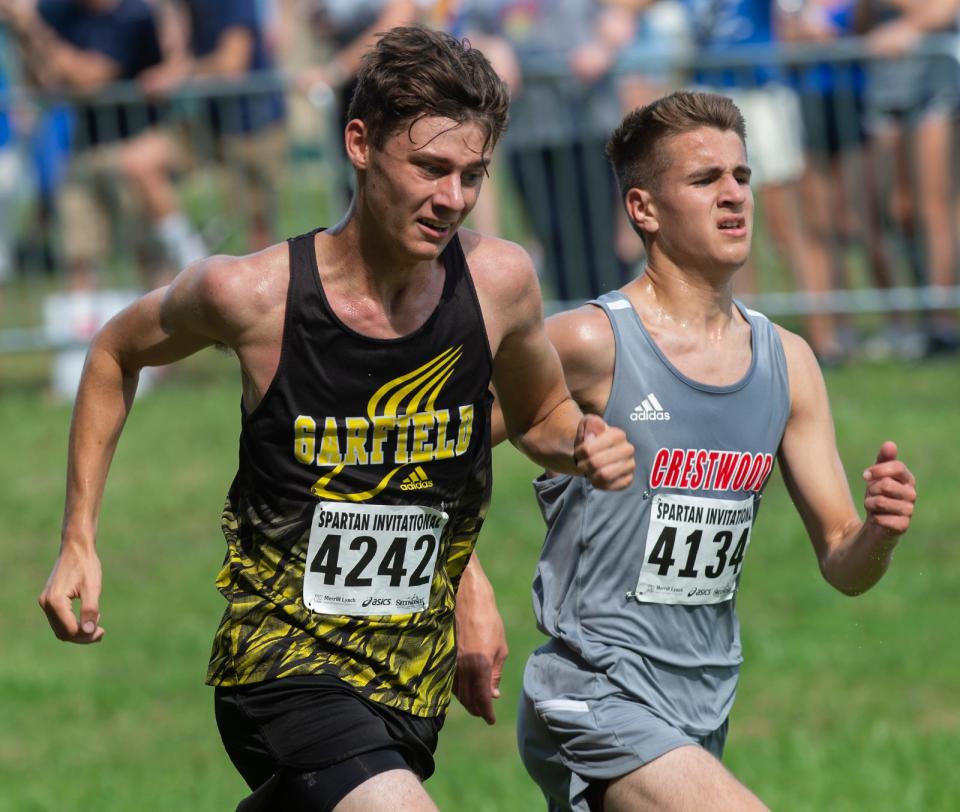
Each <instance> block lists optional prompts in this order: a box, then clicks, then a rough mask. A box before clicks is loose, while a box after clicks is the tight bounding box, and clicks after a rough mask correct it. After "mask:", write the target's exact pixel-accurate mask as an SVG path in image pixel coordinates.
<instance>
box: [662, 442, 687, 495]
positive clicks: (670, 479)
mask: <svg viewBox="0 0 960 812" xmlns="http://www.w3.org/2000/svg"><path fill="white" fill-rule="evenodd" d="M682 464H683V449H680V448H675V449H673V452H672V453H671V455H670V465H669V466H668V467H667V481H666V482H664V483H663V484H664V485H666V486H667V487H668V488H676V487H677V482H678V481H679V480H680V466H681V465H682Z"/></svg>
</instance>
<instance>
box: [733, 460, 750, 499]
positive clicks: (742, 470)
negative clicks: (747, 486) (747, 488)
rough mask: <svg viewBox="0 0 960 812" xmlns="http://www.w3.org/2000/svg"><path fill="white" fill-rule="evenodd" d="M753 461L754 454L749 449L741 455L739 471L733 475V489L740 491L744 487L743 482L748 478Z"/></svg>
mask: <svg viewBox="0 0 960 812" xmlns="http://www.w3.org/2000/svg"><path fill="white" fill-rule="evenodd" d="M752 462H753V455H752V454H751V453H750V452H749V451H748V452H747V453H745V454H741V455H740V464H739V465H738V466H737V473H736V474H735V475H734V477H733V490H735V491H738V490H740V488H742V487H743V482H744V480H745V479H746V478H747V473H748V472H749V471H750V464H751V463H752Z"/></svg>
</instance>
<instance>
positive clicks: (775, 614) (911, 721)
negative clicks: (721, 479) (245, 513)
mask: <svg viewBox="0 0 960 812" xmlns="http://www.w3.org/2000/svg"><path fill="white" fill-rule="evenodd" d="M29 366H30V368H31V369H32V368H33V363H31V364H29ZM26 369H27V362H26V361H24V360H20V361H17V360H16V359H3V358H0V381H4V382H5V383H4V384H2V385H0V426H2V430H0V431H2V435H0V440H2V449H3V451H2V454H0V475H2V478H3V482H4V487H3V488H2V490H0V517H2V524H3V533H4V540H3V543H2V546H0V550H2V555H3V562H4V569H5V573H6V577H5V578H4V589H3V590H2V591H0V616H2V618H3V620H2V622H0V628H2V630H3V631H2V639H3V655H2V660H0V719H2V721H0V810H4V812H6V811H7V810H11V811H13V810H15V811H16V812H26V811H27V810H31V811H32V810H37V811H38V812H39V810H67V812H74V811H77V812H88V811H89V812H113V811H114V810H115V811H116V812H121V811H122V812H128V810H132V809H136V810H138V812H148V811H149V810H156V811H157V812H169V810H191V811H196V812H205V810H227V809H233V808H234V805H235V804H236V802H237V800H238V799H239V798H240V797H242V795H243V794H244V787H243V784H242V782H241V780H240V779H239V778H238V777H237V775H236V774H235V773H234V772H233V769H232V767H231V766H230V765H229V763H228V761H227V759H226V757H225V755H224V754H223V752H222V750H221V747H220V744H219V741H218V738H217V734H216V729H215V726H214V722H213V716H212V695H211V691H210V689H209V688H206V687H205V686H204V685H203V676H204V672H205V668H206V660H207V655H208V653H209V646H210V640H211V637H212V633H213V630H214V628H215V626H216V623H217V620H218V618H219V616H220V613H221V611H222V606H223V601H222V599H221V597H220V596H219V594H218V593H217V592H216V590H215V589H214V587H213V578H214V575H215V573H216V571H217V569H218V567H219V564H220V561H221V558H222V555H223V541H222V538H221V537H220V535H219V528H218V514H219V507H220V505H221V503H222V499H223V495H224V493H225V491H226V488H227V486H228V484H229V482H230V479H231V477H232V475H233V472H234V469H235V465H236V437H237V433H238V416H239V405H238V389H237V385H236V374H235V372H234V371H233V363H232V360H231V359H230V358H229V357H226V356H223V355H217V354H214V353H212V352H211V353H209V354H206V355H205V356H204V357H201V358H198V359H195V360H194V361H191V362H189V363H188V364H186V365H183V366H182V367H181V368H180V369H179V371H178V372H177V373H176V374H175V375H174V376H172V377H171V379H170V380H169V381H168V382H167V383H166V384H165V385H164V386H163V387H161V388H159V389H157V390H156V391H155V392H153V393H151V394H150V395H149V396H148V397H145V398H143V400H142V401H141V402H139V403H138V404H137V406H136V408H135V410H134V413H133V416H132V417H131V420H130V423H129V425H128V428H127V431H126V433H125V435H124V438H123V442H122V444H121V447H120V449H119V452H118V455H117V458H116V461H115V464H114V469H113V472H112V477H111V481H110V484H109V488H108V491H107V495H106V499H105V504H104V511H103V519H102V522H101V525H100V550H101V557H102V560H103V564H104V578H105V589H104V595H103V600H102V612H103V625H104V627H105V628H106V631H107V634H106V637H105V639H104V641H103V643H102V644H100V645H99V646H95V647H72V646H67V645H64V644H62V643H60V642H58V641H57V640H56V639H55V638H54V637H53V635H52V634H51V633H50V632H49V630H48V628H47V625H46V621H45V619H44V618H43V616H42V613H41V612H40V610H39V609H38V607H37V605H36V597H37V595H38V594H39V591H40V589H41V587H42V585H43V582H44V580H45V578H46V576H47V573H48V571H49V568H50V566H51V564H52V562H53V559H54V556H55V552H56V548H57V543H58V530H59V522H60V514H61V510H62V499H63V479H64V475H63V469H64V459H65V447H66V434H67V423H68V419H69V409H68V407H66V406H63V405H56V404H52V403H50V402H49V401H48V400H47V398H46V397H45V395H44V393H43V391H42V387H41V386H39V380H38V379H36V378H35V377H34V376H32V375H31V374H29V373H28V372H27V371H26ZM14 382H15V383H14ZM828 386H829V389H830V392H831V398H832V402H833V407H834V413H835V418H836V423H837V430H838V435H839V443H840V447H841V452H842V454H843V457H844V459H845V461H846V462H847V470H848V473H849V475H850V478H851V482H852V484H853V487H854V489H855V493H856V494H858V499H859V494H860V493H861V492H862V488H861V485H860V479H859V472H860V471H861V470H862V468H863V467H864V466H865V465H866V464H867V463H868V462H869V461H871V460H872V458H873V454H875V452H876V448H877V446H878V445H879V443H880V441H881V440H883V439H886V438H891V439H895V440H897V441H898V442H899V444H900V447H901V452H902V456H903V457H904V458H905V459H907V460H908V461H909V463H910V464H911V466H912V467H913V469H914V471H915V472H916V474H917V478H918V481H919V488H920V494H921V496H920V502H919V509H918V515H917V518H916V522H915V526H914V530H913V531H912V533H911V534H910V536H909V537H908V539H907V540H906V541H905V542H904V543H903V544H902V545H901V547H900V549H899V550H898V552H897V554H896V559H895V562H894V566H893V568H892V570H891V572H890V573H889V574H888V576H887V578H886V579H885V580H884V581H883V582H882V583H881V584H880V585H879V586H878V587H877V588H876V589H875V590H874V591H872V592H871V593H869V594H867V595H865V596H863V597H861V598H858V599H855V600H851V599H849V598H844V597H842V596H841V595H839V594H838V593H835V592H833V591H832V590H831V589H830V588H829V587H828V586H827V585H826V584H825V583H824V582H823V581H822V580H821V579H820V577H819V575H818V573H817V569H816V565H815V562H814V558H813V555H812V553H811V551H810V547H809V544H808V543H807V541H806V540H805V537H804V534H803V531H802V528H801V525H800V522H799V520H798V518H797V517H796V515H795V513H794V511H793V508H792V506H791V505H790V503H789V499H788V498H787V496H786V494H785V492H784V490H783V487H782V485H781V483H780V482H779V479H777V478H776V477H775V478H774V481H773V482H772V483H771V485H770V487H769V489H768V492H767V496H766V497H765V499H764V508H763V511H762V512H761V515H760V518H759V522H758V528H757V532H756V534H755V537H754V542H753V543H752V544H751V549H750V555H749V556H748V557H747V562H746V565H745V575H744V579H743V585H742V589H741V593H740V597H739V608H740V613H741V619H742V623H743V628H744V642H745V654H746V664H745V668H744V674H743V679H742V681H741V686H740V692H739V698H738V702H737V705H736V708H735V711H734V716H733V720H732V725H731V735H730V739H729V745H728V750H727V759H726V760H727V763H728V764H729V766H730V767H731V768H732V769H733V770H734V771H735V772H736V773H737V774H738V775H740V776H741V777H742V778H743V779H744V780H745V781H746V782H747V783H748V784H750V785H751V786H752V787H754V788H755V789H756V790H757V792H758V793H759V794H760V795H761V797H763V798H764V799H765V800H766V801H767V802H768V803H769V804H770V805H771V806H772V807H773V808H774V809H777V810H798V811H799V810H891V812H894V811H896V812H902V810H945V811H946V810H955V809H957V808H958V803H960V802H958V800H957V799H958V798H960V773H958V771H957V770H956V764H957V762H958V761H960V692H958V688H957V686H958V680H960V646H958V636H957V623H958V617H960V614H958V612H960V610H958V602H957V596H958V595H960V544H958V543H957V541H958V540H957V525H958V519H960V508H958V499H957V496H956V491H957V478H958V472H957V470H956V467H957V466H956V459H957V436H958V434H960V366H958V365H957V364H955V363H954V364H940V365H926V366H923V365H920V366H912V367H909V366H897V365H887V366H864V367H859V368H851V369H844V370H840V371H833V372H831V373H829V375H828ZM534 473H535V472H534V469H533V468H532V467H531V466H530V465H529V464H528V463H526V462H525V461H524V460H523V459H522V458H520V457H519V455H517V454H516V453H515V452H514V451H513V450H512V449H509V448H505V449H499V450H498V452H497V456H496V484H495V496H494V504H493V506H492V508H491V512H490V519H489V521H488V523H487V526H486V528H485V530H484V533H483V536H482V538H481V542H480V551H481V556H482V558H483V560H484V565H485V567H486V569H487V571H488V573H489V574H490V576H491V578H492V580H493V581H494V583H495V585H496V587H497V590H498V595H499V601H500V608H501V611H502V612H503V614H504V616H505V618H506V621H507V625H508V628H509V634H510V644H511V649H512V655H511V658H510V661H509V667H508V671H507V674H506V677H505V684H504V698H503V699H502V700H501V702H500V705H499V715H500V721H499V722H498V724H497V725H496V726H494V727H487V726H485V725H484V724H483V723H482V722H480V721H478V720H476V719H473V718H470V717H468V716H467V715H466V714H465V713H464V712H463V711H462V710H461V709H460V708H458V707H454V708H453V710H452V711H451V713H450V715H449V718H448V721H447V723H446V727H445V730H444V732H443V735H442V737H441V742H442V743H441V747H440V750H439V753H438V758H437V761H438V772H437V775H436V776H435V777H434V778H433V779H431V780H430V782H429V783H428V789H429V790H430V792H431V793H432V794H433V796H434V797H435V798H436V800H437V801H438V803H439V805H440V807H441V808H442V809H451V810H452V809H456V810H462V812H487V811H489V812H514V811H515V810H518V811H520V812H522V811H523V810H538V809H541V808H543V807H542V803H541V801H540V798H539V793H538V791H537V790H536V789H535V788H534V786H533V784H532V783H531V782H530V781H529V780H528V779H527V778H526V776H525V774H524V772H523V769H522V767H521V766H520V764H519V761H518V758H517V756H516V754H515V746H514V735H513V719H514V704H515V700H516V696H517V691H518V686H519V681H520V672H521V669H522V666H523V662H524V659H525V657H526V654H527V653H528V652H529V651H530V650H531V649H532V648H534V647H535V646H536V645H537V644H538V639H539V636H538V634H537V632H536V630H535V629H534V627H533V621H532V612H531V609H530V599H529V581H530V576H531V573H532V570H533V565H534V561H535V559H536V555H537V551H538V547H539V543H540V539H541V536H542V530H541V526H540V520H539V517H538V515H537V512H536V509H535V506H534V503H533V500H532V496H531V492H530V488H529V484H528V483H529V480H530V479H531V478H532V476H533V475H534Z"/></svg>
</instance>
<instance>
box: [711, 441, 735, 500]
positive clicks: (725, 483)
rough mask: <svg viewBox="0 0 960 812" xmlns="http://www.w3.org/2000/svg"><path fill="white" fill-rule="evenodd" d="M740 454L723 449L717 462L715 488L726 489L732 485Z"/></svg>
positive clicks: (718, 489)
mask: <svg viewBox="0 0 960 812" xmlns="http://www.w3.org/2000/svg"><path fill="white" fill-rule="evenodd" d="M739 457H740V455H739V454H738V453H736V452H734V451H723V452H721V453H720V459H719V460H718V462H717V476H716V481H715V482H714V485H713V489H714V490H717V491H725V490H727V489H728V488H729V487H730V477H732V476H733V471H734V468H736V465H737V459H738V458H739Z"/></svg>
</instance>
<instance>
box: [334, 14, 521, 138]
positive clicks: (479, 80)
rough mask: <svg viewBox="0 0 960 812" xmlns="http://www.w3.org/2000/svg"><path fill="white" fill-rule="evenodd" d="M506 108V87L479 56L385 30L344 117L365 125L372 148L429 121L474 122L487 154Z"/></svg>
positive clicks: (437, 38) (416, 33) (425, 35)
mask: <svg viewBox="0 0 960 812" xmlns="http://www.w3.org/2000/svg"><path fill="white" fill-rule="evenodd" d="M509 107H510V95H509V93H508V92H507V87H506V85H505V84H504V83H503V81H502V80H501V79H500V77H499V76H497V74H496V72H495V71H494V70H493V68H492V67H491V65H490V62H489V61H488V60H487V58H486V57H485V56H484V55H483V54H482V53H480V51H478V50H477V49H476V48H473V47H471V46H470V43H469V42H468V41H467V40H458V39H457V38H456V37H452V36H450V35H449V34H446V33H444V32H442V31H434V30H432V29H429V28H425V27H423V26H419V25H414V26H403V27H398V28H393V29H391V30H390V31H387V32H386V33H385V34H383V35H382V36H381V37H380V39H379V40H378V41H377V44H376V45H375V46H374V47H373V48H372V49H370V50H369V51H368V52H367V53H366V54H365V55H364V57H363V64H362V65H361V68H360V72H359V74H358V75H357V88H356V91H355V92H354V95H353V100H352V101H351V102H350V108H349V110H348V112H347V116H348V118H351V119H354V118H358V119H360V120H361V121H362V122H363V123H364V124H366V126H367V131H368V133H369V134H370V139H371V142H372V143H373V145H374V146H375V147H382V146H383V144H384V142H385V141H386V139H387V138H388V137H389V136H391V135H393V133H395V132H396V131H397V130H398V129H400V128H401V127H403V126H404V125H406V126H407V128H408V129H409V128H410V127H412V126H413V125H414V124H415V123H416V122H417V121H419V120H420V119H421V118H425V117H427V116H439V117H442V118H449V119H452V120H453V121H456V122H458V123H463V122H465V121H478V122H479V123H480V124H482V125H483V126H484V127H485V128H486V130H487V138H486V141H485V142H484V150H486V149H487V148H491V149H492V148H493V147H494V146H495V145H496V143H497V141H498V140H499V138H500V136H501V135H502V134H503V132H504V130H505V129H506V127H507V116H508V112H509Z"/></svg>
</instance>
